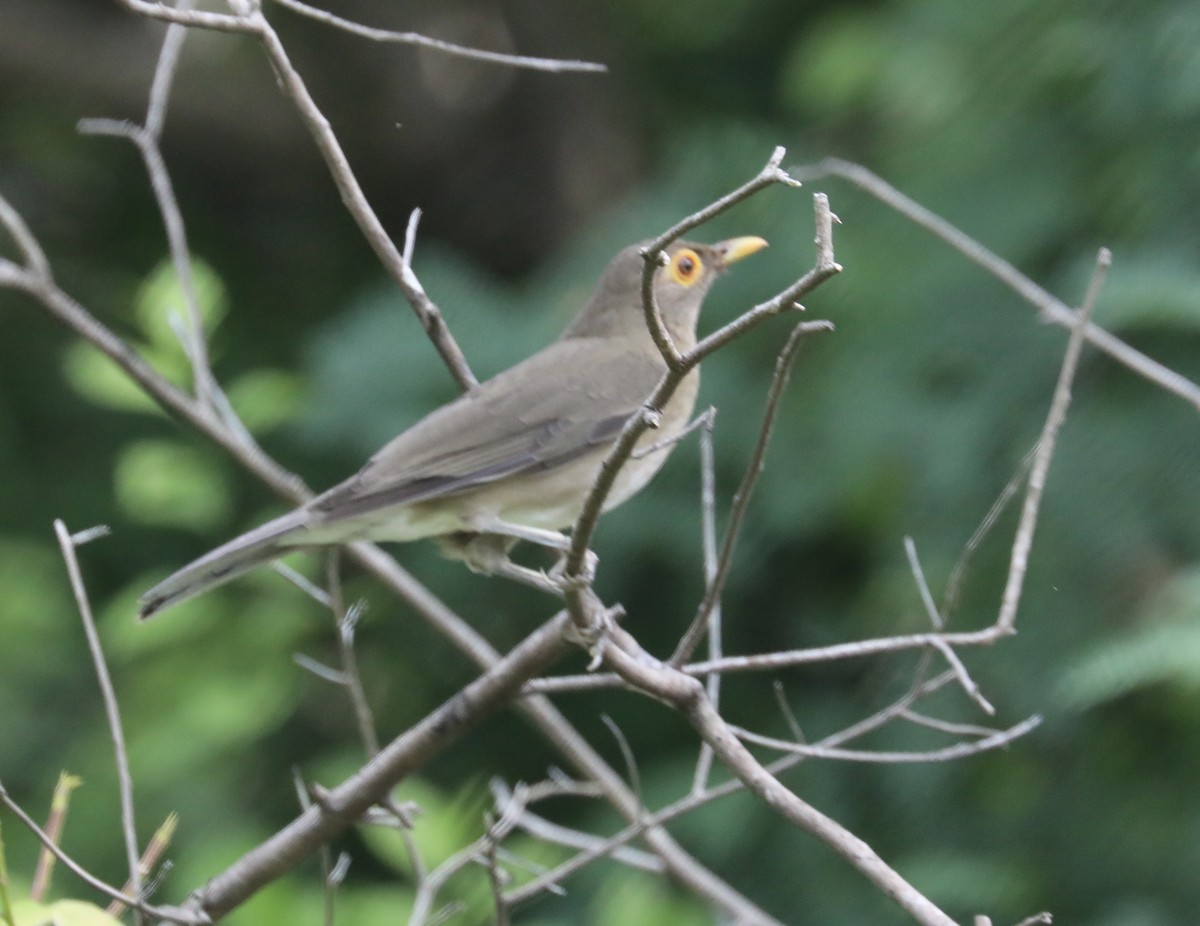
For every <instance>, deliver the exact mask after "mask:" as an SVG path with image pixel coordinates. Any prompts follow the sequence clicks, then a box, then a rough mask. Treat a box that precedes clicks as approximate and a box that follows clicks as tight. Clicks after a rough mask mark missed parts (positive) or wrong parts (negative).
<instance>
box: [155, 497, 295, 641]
mask: <svg viewBox="0 0 1200 926" xmlns="http://www.w3.org/2000/svg"><path fill="white" fill-rule="evenodd" d="M303 526H304V514H303V512H302V511H293V512H291V513H290V514H285V515H284V516H283V517H281V518H276V519H275V520H274V521H268V522H267V523H266V524H264V525H262V526H261V527H256V528H255V529H254V530H252V531H249V532H248V533H245V534H242V535H241V536H240V537H235V538H234V539H233V540H231V541H229V542H228V543H226V544H223V545H222V546H219V547H217V548H216V549H215V550H213V551H212V552H210V553H206V554H204V555H203V556H202V557H200V558H199V559H198V560H196V561H195V562H192V563H189V564H188V565H186V566H184V567H183V568H182V569H180V570H179V571H178V572H175V573H172V574H171V575H169V576H167V577H166V578H165V579H163V580H162V581H161V582H159V583H158V584H157V585H156V586H154V588H152V589H150V590H149V591H148V592H146V593H145V594H144V595H142V597H141V598H139V599H138V605H139V607H138V619H139V620H143V621H144V620H146V619H148V618H151V617H153V616H154V615H155V614H157V613H158V612H159V611H161V610H163V609H164V608H169V607H171V606H172V605H176V604H179V602H181V601H185V600H187V599H188V598H191V597H193V596H195V595H199V594H200V593H201V592H206V591H208V590H209V589H210V588H216V587H217V586H218V585H224V584H225V583H226V582H228V581H229V580H230V579H234V578H237V577H238V576H240V575H241V574H242V573H245V572H249V571H250V570H251V569H253V568H255V567H256V566H260V565H262V564H263V563H266V562H269V561H271V560H273V559H275V558H276V557H278V556H282V555H283V554H284V553H285V552H286V551H287V549H288V545H287V544H285V543H284V542H283V541H284V540H285V539H286V538H287V537H288V535H290V534H292V533H294V532H295V531H296V530H297V529H299V528H302V527H303Z"/></svg>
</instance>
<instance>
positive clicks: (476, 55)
mask: <svg viewBox="0 0 1200 926" xmlns="http://www.w3.org/2000/svg"><path fill="white" fill-rule="evenodd" d="M275 2H276V3H278V4H279V5H280V6H282V7H286V8H287V9H289V10H291V11H292V12H293V13H299V14H300V15H301V16H307V17H308V18H309V19H315V20H316V21H317V22H319V23H323V24H325V25H327V26H333V27H334V28H337V29H343V30H345V31H346V32H350V33H352V34H354V35H357V36H360V37H362V38H364V39H370V40H371V41H374V42H395V43H398V44H402V45H417V46H419V47H421V48H431V49H433V50H435V51H440V52H444V53H446V54H448V55H456V56H458V57H460V58H469V59H471V60H473V61H486V62H488V63H490V64H503V65H506V66H508V67H515V68H527V69H529V70H533V71H548V72H550V73H552V74H560V73H563V72H565V71H576V72H583V73H592V74H595V73H604V72H606V71H607V70H608V67H607V66H605V65H603V64H597V63H594V62H591V61H570V60H564V59H560V58H531V57H528V56H526V55H507V54H504V53H502V52H495V51H484V50H483V49H479V48H469V47H467V46H464V45H456V44H455V43H453V42H445V41H442V40H441V39H434V38H430V37H429V36H427V35H421V34H419V33H417V32H394V31H392V30H390V29H375V28H372V27H371V26H364V25H361V24H360V23H356V22H352V21H351V20H348V19H343V18H342V17H341V16H335V15H334V14H333V13H329V12H327V11H325V10H319V9H317V8H316V7H312V6H309V5H308V4H307V3H301V2H300V0H275Z"/></svg>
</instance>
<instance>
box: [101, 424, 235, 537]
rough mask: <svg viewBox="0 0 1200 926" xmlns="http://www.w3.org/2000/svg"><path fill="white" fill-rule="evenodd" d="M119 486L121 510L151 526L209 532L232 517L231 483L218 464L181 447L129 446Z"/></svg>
mask: <svg viewBox="0 0 1200 926" xmlns="http://www.w3.org/2000/svg"><path fill="white" fill-rule="evenodd" d="M115 481H116V493H117V500H118V501H119V502H120V504H121V507H122V508H123V509H124V510H125V512H126V513H127V514H128V515H129V516H130V517H131V518H133V519H135V520H138V521H141V522H143V523H145V524H157V525H163V526H170V527H186V528H191V529H194V530H199V531H207V530H210V529H212V528H214V527H216V526H218V525H220V524H221V523H223V522H224V521H226V520H227V518H228V517H229V514H230V506H229V496H228V491H227V488H226V485H225V480H224V479H223V478H222V475H221V472H220V470H219V469H218V468H217V466H216V465H215V463H214V461H213V459H212V458H211V457H210V456H208V455H207V454H205V453H202V452H200V451H198V450H194V449H192V448H190V447H185V446H183V445H180V444H175V443H171V442H168V441H139V442H137V443H134V444H131V445H129V446H128V447H126V448H125V450H124V452H123V453H122V454H121V456H120V458H119V459H118V460H117V467H116V473H115Z"/></svg>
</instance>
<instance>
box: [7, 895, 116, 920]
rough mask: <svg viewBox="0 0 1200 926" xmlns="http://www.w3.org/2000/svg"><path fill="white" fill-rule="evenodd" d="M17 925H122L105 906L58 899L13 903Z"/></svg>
mask: <svg viewBox="0 0 1200 926" xmlns="http://www.w3.org/2000/svg"><path fill="white" fill-rule="evenodd" d="M13 914H14V916H15V918H16V924H17V926H121V921H120V920H118V919H115V918H114V917H111V916H109V915H108V914H107V913H105V912H104V910H103V908H101V907H97V906H96V905H95V904H90V903H84V902H83V901H82V900H58V901H55V902H54V903H52V904H40V903H36V902H35V901H32V900H20V901H17V902H16V903H15V904H13Z"/></svg>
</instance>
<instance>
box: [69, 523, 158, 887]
mask: <svg viewBox="0 0 1200 926" xmlns="http://www.w3.org/2000/svg"><path fill="white" fill-rule="evenodd" d="M54 533H55V534H56V535H57V536H58V546H59V549H61V550H62V556H63V560H64V561H65V562H66V564H67V575H68V576H69V577H70V580H71V591H72V592H74V594H75V604H76V606H77V607H78V608H79V617H80V618H81V619H82V621H83V632H84V634H85V635H86V636H87V643H88V650H89V651H90V652H91V654H92V664H93V665H94V666H95V668H96V679H97V681H98V682H99V683H100V696H101V698H102V699H103V701H104V712H105V714H106V715H107V717H108V731H109V735H110V736H111V737H112V742H113V752H114V753H115V756H116V763H117V782H118V785H119V792H120V801H121V831H122V833H123V834H124V836H125V861H126V863H127V864H128V866H129V883H130V884H132V885H133V894H134V896H135V897H138V896H140V895H141V891H142V871H141V866H140V865H139V864H138V855H139V851H138V838H137V826H136V825H135V824H134V818H133V776H132V775H130V773H129V756H128V754H127V753H126V751H125V733H124V731H123V730H122V728H121V710H120V708H119V706H118V705H117V695H116V692H115V691H113V686H112V678H111V676H110V675H109V673H108V661H107V660H106V659H105V658H104V649H103V647H101V645H100V634H99V633H97V631H96V621H95V618H93V617H92V603H91V601H90V600H89V598H88V593H87V589H86V588H85V587H84V584H83V575H82V573H81V572H80V570H79V560H78V559H77V558H76V556H75V544H74V543H73V542H72V540H71V532H70V531H68V530H67V526H66V525H65V524H64V523H63V522H62V521H60V520H56V521H55V522H54Z"/></svg>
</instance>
